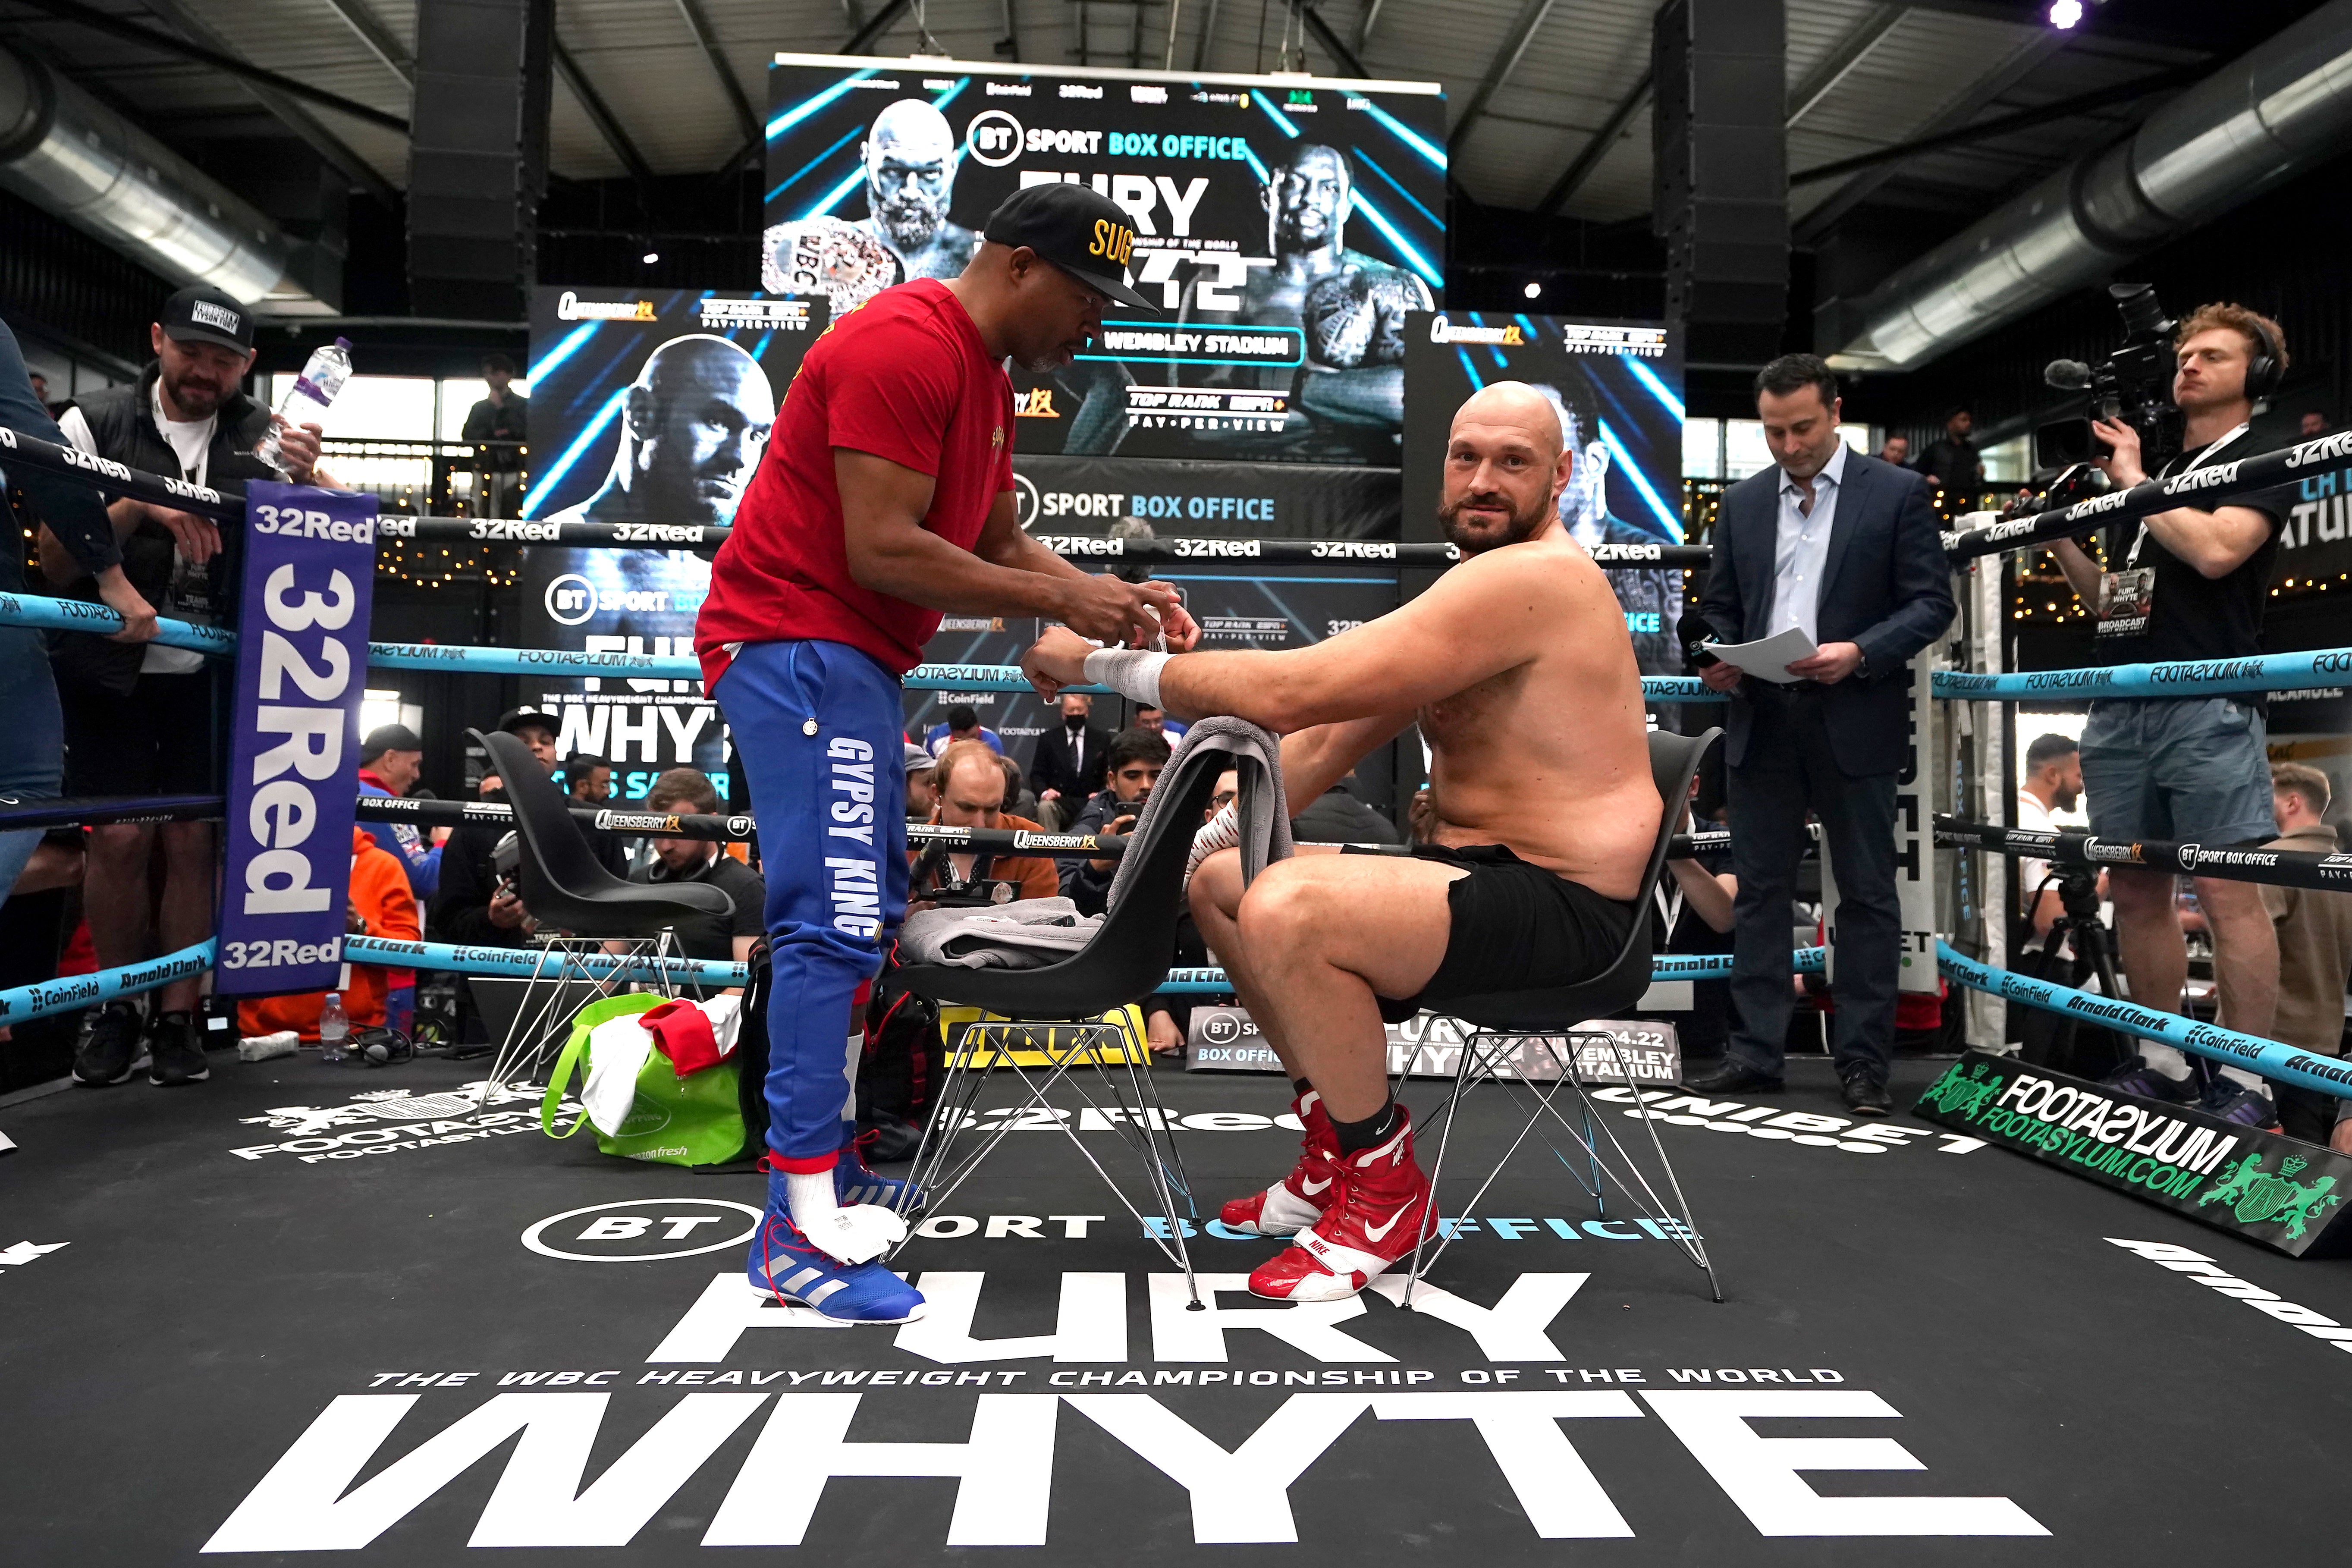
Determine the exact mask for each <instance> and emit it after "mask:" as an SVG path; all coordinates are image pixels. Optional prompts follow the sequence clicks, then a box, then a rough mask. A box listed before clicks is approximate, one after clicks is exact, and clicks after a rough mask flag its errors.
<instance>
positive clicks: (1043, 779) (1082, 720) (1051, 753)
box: [1029, 691, 1110, 829]
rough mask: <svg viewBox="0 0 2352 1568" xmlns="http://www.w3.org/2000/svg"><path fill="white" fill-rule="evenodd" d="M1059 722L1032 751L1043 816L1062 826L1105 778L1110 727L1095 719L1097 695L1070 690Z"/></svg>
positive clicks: (1033, 781) (1051, 825) (1033, 778)
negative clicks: (1094, 697) (1104, 761)
mask: <svg viewBox="0 0 2352 1568" xmlns="http://www.w3.org/2000/svg"><path fill="white" fill-rule="evenodd" d="M1060 707H1061V713H1060V716H1059V722H1057V723H1054V724H1049V725H1047V726H1046V727H1045V732H1044V733H1042V734H1040V735H1039V736H1038V737H1037V742H1036V748H1035V750H1034V752H1031V753H1030V760H1029V784H1030V786H1031V788H1032V789H1034V791H1035V792H1036V795H1037V818H1038V820H1039V821H1041V822H1044V823H1045V825H1046V826H1047V827H1048V828H1049V829H1050V828H1057V827H1059V826H1061V825H1062V824H1063V823H1064V822H1066V821H1067V820H1068V819H1069V818H1071V817H1073V816H1076V815H1077V813H1078V804H1079V803H1080V802H1081V801H1083V800H1085V799H1086V798H1087V796H1088V795H1092V794H1094V792H1095V791H1097V790H1098V789H1100V788H1102V784H1103V754H1104V752H1107V751H1108V749H1109V747H1110V731H1108V730H1106V729H1104V728H1102V727H1101V726H1100V725H1098V724H1097V723H1095V722H1094V721H1093V719H1092V718H1091V717H1090V715H1092V714H1093V712H1094V707H1095V700H1094V699H1093V698H1091V697H1089V696H1087V694H1086V693H1085V692H1083V691H1065V692H1064V693H1062V699H1061V704H1060Z"/></svg>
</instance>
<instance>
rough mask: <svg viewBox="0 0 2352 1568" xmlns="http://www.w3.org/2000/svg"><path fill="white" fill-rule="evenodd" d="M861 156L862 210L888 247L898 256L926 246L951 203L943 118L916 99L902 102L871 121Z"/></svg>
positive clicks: (951, 140) (952, 170)
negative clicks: (863, 173) (863, 172)
mask: <svg viewBox="0 0 2352 1568" xmlns="http://www.w3.org/2000/svg"><path fill="white" fill-rule="evenodd" d="M861 153H862V155H863V156H864V158H865V160H866V210H867V212H868V213H870V214H871V215H872V216H873V219H874V221H875V222H876V223H877V224H879V225H881V226H882V232H883V233H884V234H885V235H887V237H889V240H890V243H891V244H893V245H895V246H897V247H898V248H899V250H900V251H902V252H905V251H915V250H920V249H922V248H923V247H925V246H927V245H929V244H930V243H931V241H932V240H933V239H934V238H936V237H938V235H939V232H940V225H941V224H943V223H945V222H946V221H947V217H948V208H949V207H950V205H952V204H953V202H954V199H955V174H956V141H955V132H954V131H952V130H950V128H949V126H948V117H947V116H946V115H944V114H941V113H940V111H939V110H936V109H934V108H932V107H931V105H930V104H929V103H927V102H925V101H924V100H921V99H919V98H902V99H900V100H898V102H896V103H893V104H891V105H890V106H889V107H888V108H887V109H885V110H883V111H882V112H881V113H880V114H878V115H877V116H876V117H875V120H874V125H873V128H872V129H871V130H870V131H868V132H866V144H865V146H864V147H863V148H862V149H861Z"/></svg>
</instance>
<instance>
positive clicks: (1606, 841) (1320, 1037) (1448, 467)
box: [1023, 382, 1660, 1301]
mask: <svg viewBox="0 0 2352 1568" xmlns="http://www.w3.org/2000/svg"><path fill="white" fill-rule="evenodd" d="M1573 460H1574V458H1573V454H1572V453H1570V452H1569V451H1565V450H1563V449H1562V446H1561V440H1560V427H1559V419H1558V416H1556V415H1555V414H1554V413H1553V412H1552V405H1551V404H1550V403H1549V401H1547V400H1546V399H1545V398H1544V397H1543V396H1541V395H1539V394H1538V393H1537V392H1536V391H1535V390H1534V389H1533V388H1531V387H1528V386H1526V385H1523V384H1519V383H1516V382H1500V383H1496V384H1494V385H1491V386H1488V387H1487V388H1486V389H1485V390H1484V391H1482V392H1480V393H1478V394H1477V395H1475V396H1473V397H1472V398H1471V399H1470V400H1469V401H1468V402H1467V403H1465V404H1464V405H1462V407H1461V409H1460V411H1459V412H1457V413H1456V414H1455V415H1454V426H1453V433H1452V436H1451V437H1450V438H1449V443H1448V445H1447V447H1446V454H1445V484H1444V501H1443V503H1442V506H1441V509H1440V513H1439V516H1440V521H1442V522H1443V524H1444V530H1445V536H1446V537H1447V538H1448V539H1450V540H1452V541H1453V542H1454V544H1455V545H1457V546H1459V547H1460V549H1461V551H1462V552H1463V555H1464V557H1465V559H1464V561H1463V563H1462V564H1460V565H1458V566H1456V567H1454V568H1453V569H1452V570H1451V571H1449V572H1447V573H1446V574H1444V576H1443V577H1441V578H1439V579H1438V581H1437V584H1436V585H1435V586H1433V587H1432V588H1431V589H1430V590H1429V591H1428V592H1427V593H1425V594H1423V595H1421V596H1420V597H1419V598H1417V599H1414V600H1413V601H1412V602H1411V603H1410V604H1407V605H1403V606H1402V607H1400V608H1399V609H1397V610H1396V611H1395V612H1393V613H1392V614H1390V615H1386V616H1381V618H1380V619H1378V620H1376V621H1371V622H1369V623H1367V624H1366V625H1364V626H1360V627H1358V628H1356V629H1355V630H1353V631H1349V632H1346V633H1343V634H1341V635H1340V636H1339V637H1332V638H1330V639H1329V640H1328V641H1326V642H1321V643H1318V644H1316V645H1315V646H1314V647H1304V648H1296V649H1291V650H1287V651H1284V652H1279V653H1274V652H1263V651H1255V650H1253V651H1237V652H1232V653H1188V654H1181V655H1172V654H1158V653H1151V652H1148V651H1143V650H1123V649H1116V648H1097V647H1095V646H1094V645H1093V644H1092V643H1089V642H1087V641H1086V640H1085V639H1083V638H1081V637H1078V636H1077V635H1076V633H1074V632H1071V631H1069V630H1067V629H1066V628H1061V627H1056V628H1055V629H1054V630H1052V631H1049V632H1047V633H1046V634H1045V637H1041V638H1040V639H1038V641H1037V644H1036V646H1035V647H1032V648H1031V649H1030V650H1029V653H1028V656H1027V657H1026V658H1024V660H1023V668H1024V670H1025V671H1026V673H1027V674H1028V675H1029V677H1030V679H1031V680H1032V681H1033V682H1034V684H1035V685H1036V686H1037V687H1038V689H1040V690H1042V691H1045V693H1046V694H1047V695H1048V697H1051V696H1052V695H1053V693H1054V692H1055V691H1056V690H1057V689H1059V688H1061V687H1063V686H1066V685H1076V684H1078V683H1079V682H1081V681H1087V680H1092V681H1098V682H1100V683H1102V684H1104V685H1108V686H1110V687H1113V688H1115V689H1118V690H1119V691H1120V692H1122V693H1124V694H1125V695H1126V696H1128V697H1129V698H1130V699H1132V700H1136V701H1139V702H1150V704H1152V705H1153V706H1155V707H1160V708H1164V709H1166V710H1168V711H1170V712H1171V713H1174V714H1178V715H1180V716H1181V717H1183V718H1186V719H1197V718H1202V717H1206V716H1207V715H1210V714H1214V713H1229V714H1234V715H1236V716H1238V717H1240V718H1244V719H1247V720H1249V721H1252V722H1254V723H1257V724H1262V725H1264V726H1265V728H1267V729H1269V730H1272V731H1276V732H1277V733H1280V734H1282V735H1284V736H1285V737H1286V738H1285V740H1284V741H1283V744H1282V765H1283V775H1284V784H1285V787H1286V790H1287V792H1288V795H1289V797H1290V799H1291V800H1292V801H1293V802H1294V803H1298V802H1308V801H1312V800H1314V799H1315V798H1316V797H1317V796H1318V795H1321V794H1322V793H1323V791H1324V790H1325V789H1326V788H1327V787H1328V786H1329V785H1330V784H1333V783H1334V782H1336V781H1337V780H1338V779H1339V777H1340V776H1341V775H1342V774H1344V773H1347V772H1348V770H1349V768H1351V767H1353V766H1354V765H1355V764H1356V763H1357V761H1358V760H1359V759H1360V758H1361V757H1363V756H1364V755H1365V754H1366V753H1368V752H1370V751H1371V750H1372V749H1373V748H1375V747H1377V746H1380V745H1382V744H1384V743H1386V742H1389V741H1390V740H1392V739H1393V738H1395V737H1396V736H1397V735H1398V734H1399V733H1401V732H1402V731H1404V730H1405V729H1406V728H1407V727H1408V726H1409V725H1411V724H1412V723H1414V722H1415V721H1419V723H1420V725H1421V730H1422V734H1423V738H1424V739H1425V740H1426V741H1427V742H1429V746H1430V782H1431V786H1432V791H1433V795H1434V796H1435V799H1436V802H1437V821H1436V825H1435V832H1434V834H1433V842H1431V843H1429V844H1426V845H1423V846H1422V847H1419V848H1417V849H1416V850H1415V851H1414V852H1413V855H1412V858H1402V857H1393V856H1370V855H1348V854H1344V853H1333V852H1330V851H1328V850H1325V851H1323V852H1321V853H1317V851H1318V849H1320V848H1321V847H1319V846H1312V845H1301V846H1299V854H1298V856H1297V858H1294V859H1290V860H1285V861H1282V862H1280V863H1278V864H1276V865H1274V866H1271V867H1269V868H1267V869H1266V871H1265V874H1264V875H1262V876H1260V877H1259V878H1258V879H1256V881H1255V882H1254V883H1252V884H1251V885H1250V887H1249V889H1248V890H1247V891H1246V892H1244V889H1243V888H1242V878H1241V867H1240V858H1239V856H1238V854H1237V853H1235V852H1234V851H1233V850H1230V849H1220V850H1218V851H1217V852H1215V853H1213V854H1210V855H1209V856H1208V857H1207V858H1205V859H1203V860H1202V862H1201V865H1200V867H1199V869H1198V870H1197V871H1196V872H1195V874H1194V876H1193V878H1192V912H1193V916H1194V918H1195V919H1196V920H1197V921H1199V923H1200V927H1201V934H1202V937H1204V938H1205V939H1206V940H1207V942H1208V944H1209V946H1210V948H1211V949H1212V950H1213V952H1215V953H1216V954H1217V956H1218V957H1220V958H1222V959H1223V961H1224V965H1225V973H1227V974H1228V975H1229V976H1231V978H1232V980H1233V983H1234V990H1235V991H1237V992H1238V993H1240V995H1241V998H1242V1001H1243V1002H1244V1004H1245V1005H1247V1006H1248V1008H1249V1011H1250V1016H1251V1017H1252V1018H1254V1019H1255V1020H1256V1021H1257V1023H1258V1025H1259V1026H1260V1027H1261V1028H1263V1029H1264V1031H1265V1038H1266V1043H1267V1044H1268V1045H1270V1046H1272V1047H1274V1050H1275V1053H1276V1055H1277V1056H1279V1057H1280V1058H1282V1064H1283V1067H1284V1068H1286V1070H1287V1071H1288V1072H1289V1074H1290V1076H1291V1080H1292V1083H1293V1084H1294V1086H1295V1087H1296V1089H1297V1096H1298V1098H1297V1110H1298V1114H1299V1116H1300V1119H1301V1120H1302V1121H1304V1122H1305V1123H1306V1127H1307V1136H1306V1139H1305V1151H1304V1152H1303V1153H1302V1154H1301V1155H1300V1157H1299V1161H1298V1164H1297V1168H1296V1169H1294V1170H1293V1171H1292V1172H1291V1173H1290V1174H1289V1175H1288V1176H1286V1177H1285V1178H1284V1179H1283V1180H1282V1181H1281V1182H1280V1183H1278V1184H1276V1185H1274V1186H1272V1187H1269V1188H1267V1189H1266V1190H1265V1192H1264V1193H1261V1194H1255V1195H1253V1196H1251V1197H1247V1198H1242V1199H1238V1200H1236V1201H1234V1202H1233V1203H1229V1204H1227V1205H1225V1206H1224V1213H1223V1220H1224V1223H1225V1224H1227V1225H1229V1226H1234V1227H1235V1228H1237V1229H1244V1230H1250V1231H1253V1232H1255V1233H1256V1234H1258V1235H1261V1236H1283V1235H1293V1234H1294V1233H1295V1237H1296V1243H1295V1245H1293V1246H1292V1247H1288V1248H1287V1249H1286V1250H1285V1251H1284V1252H1282V1253H1281V1254H1280V1255H1278V1256H1277V1257H1276V1258H1272V1259H1270V1260H1269V1261H1267V1262H1265V1263H1264V1264H1261V1265H1260V1266H1259V1267H1258V1268H1257V1269H1256V1271H1255V1272H1254V1273H1252V1274H1251V1275H1250V1289H1251V1291H1252V1292H1254V1293H1255V1294H1256V1295H1260V1296H1267V1297H1272V1298H1274V1299H1276V1300H1312V1301H1322V1300H1335V1299H1338V1298H1341V1297H1345V1296H1349V1295H1351V1294H1353V1293H1354V1292H1356V1291H1358V1290H1360V1289H1363V1287H1364V1285H1365V1283H1366V1282H1367V1281H1368V1280H1370V1279H1371V1278H1372V1277H1373V1276H1374V1275H1376V1274H1379V1273H1381V1271H1383V1270H1384V1269H1387V1268H1391V1266H1393V1265H1394V1264H1396V1263H1397V1262H1399V1261H1400V1260H1402V1258H1405V1257H1406V1256H1407V1255H1408V1254H1410V1253H1411V1252H1412V1250H1413V1248H1414V1246H1415V1243H1416V1241H1417V1239H1418V1237H1420V1235H1421V1234H1422V1232H1423V1230H1424V1229H1425V1228H1426V1227H1427V1226H1426V1224H1425V1222H1429V1221H1430V1220H1431V1216H1430V1214H1429V1210H1430V1206H1431V1204H1432V1194H1431V1193H1430V1186H1429V1179H1428V1177H1427V1176H1426V1175H1424V1174H1423V1173H1422V1170H1421V1168H1420V1166H1419V1165H1418V1164H1416V1163H1414V1161H1413V1156H1412V1132H1411V1131H1410V1130H1409V1127H1408V1124H1407V1119H1406V1116H1405V1111H1404V1108H1403V1107H1402V1106H1400V1105H1397V1104H1396V1103H1395V1102H1394V1101H1393V1100H1391V1099H1390V1097H1389V1092H1388V1079H1387V1065H1388V1064H1387V1052H1386V1048H1385V1035H1384V1031H1383V1030H1382V1028H1381V1018H1382V1015H1383V1013H1384V1012H1386V1013H1387V1014H1389V1015H1390V1016H1395V1017H1399V1018H1403V1017H1410V1016H1412V1013H1413V1011H1414V1010H1416V1009H1417V1008H1418V1007H1419V1006H1420V1005H1423V1004H1428V1005H1442V1004H1443V1003H1444V1001H1445V1000H1446V999H1447V998H1448V997H1455V996H1470V995H1479V994H1486V993H1489V992H1497V991H1518V990H1528V989H1534V988H1538V987H1545V986H1554V985H1565V984H1573V983H1575V982H1578V981H1581V980H1587V979H1590V978H1591V977H1592V976H1594V975H1596V974H1599V973H1601V972H1602V971H1603V970H1605V969H1606V968H1607V967H1608V966H1609V964H1610V963H1611V962H1612V960H1614V959H1615V957H1616V955H1617V953H1618V952H1619V950H1620V949H1621V948H1622V946H1623V944H1624V942H1625V938H1626V934H1627V932H1628V931H1630V930H1631V929H1632V924H1633V907H1632V905H1631V903H1630V902H1629V901H1628V900H1631V899H1632V898H1633V895H1634V893H1635V892H1636V891H1637V890H1638V889H1639V885H1640V881H1641V875H1642V868H1643V864H1644V863H1645V861H1646V859H1647V857H1648V854H1649V851H1650V846H1651V844H1652V842H1653V841H1654V838H1655V837H1656V835H1657V830H1658V814H1659V810H1660V807H1659V802H1658V795H1657V790H1656V787H1655V786H1654V784H1652V783H1651V780H1650V762H1649V748H1648V743H1647V742H1646V740H1645V739H1644V729H1645V725H1644V722H1643V713H1642V683H1641V675H1640V671H1639V669H1638V668H1636V666H1635V664H1634V661H1633V640H1632V638H1631V637H1629V636H1628V634H1627V632H1626V630H1625V619H1624V616H1623V614H1622V612H1621V611H1620V609H1619V608H1618V605H1617V598H1616V595H1614V594H1613V593H1612V591H1611V589H1610V586H1609V582H1608V579H1607V578H1606V577H1604V576H1603V575H1602V574H1601V569H1600V568H1599V567H1597V566H1595V565H1594V564H1593V563H1592V560H1591V557H1590V556H1588V555H1586V554H1585V552H1583V550H1582V549H1580V547H1579V546H1578V545H1577V544H1576V543H1575V542H1573V541H1572V540H1570V538H1569V537H1568V535H1567V533H1566V532H1565V531H1563V530H1562V529H1561V527H1560V525H1559V506H1558V501H1559V492H1560V489H1561V488H1562V487H1563V486H1564V485H1565V484H1566V483H1567V482H1568V479H1569V471H1570V466H1571V464H1572V462H1573ZM1202 833H1203V835H1204V837H1205V838H1206V841H1207V843H1209V844H1211V845H1213V844H1215V843H1216V838H1215V837H1214V836H1215V833H1216V825H1214V824H1213V825H1212V826H1211V827H1209V828H1204V829H1203V830H1202ZM1225 842H1227V843H1230V842H1231V839H1230V838H1228V839H1226V840H1225ZM1197 852H1198V850H1197V848H1196V854H1197Z"/></svg>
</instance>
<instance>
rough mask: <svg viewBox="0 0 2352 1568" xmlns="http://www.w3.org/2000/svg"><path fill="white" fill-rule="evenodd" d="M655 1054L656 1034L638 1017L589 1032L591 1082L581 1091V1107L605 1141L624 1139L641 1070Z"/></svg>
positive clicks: (614, 1020)
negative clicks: (623, 1128) (623, 1134)
mask: <svg viewBox="0 0 2352 1568" xmlns="http://www.w3.org/2000/svg"><path fill="white" fill-rule="evenodd" d="M653 1053H654V1037H653V1033H652V1031H651V1030H649V1029H647V1028H646V1026H644V1025H643V1024H641V1023H639V1022H638V1021H637V1016H636V1015H635V1014H634V1013H632V1014H630V1015H629V1016H626V1017H622V1018H607V1019H605V1020H604V1022H603V1023H601V1024H599V1025H597V1026H595V1027H594V1028H593V1029H591V1030H589V1031H588V1082H587V1084H586V1086H585V1087H583V1089H581V1090H580V1104H581V1106H582V1108H583V1109H584V1110H586V1111H587V1112H588V1120H589V1121H592V1122H593V1123H594V1124H595V1127H596V1131H599V1132H602V1133H603V1134H604V1136H605V1137H607V1138H617V1137H619V1136H620V1135H621V1123H622V1122H624V1121H627V1120H628V1119H629V1110H630V1108H631V1107H633V1106H635V1104H636V1103H637V1072H638V1069H640V1068H643V1067H644V1066H645V1065H646V1058H648V1057H650V1056H652V1055H653Z"/></svg>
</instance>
